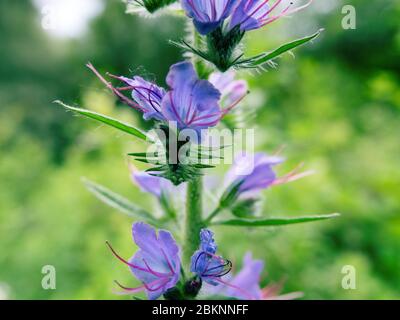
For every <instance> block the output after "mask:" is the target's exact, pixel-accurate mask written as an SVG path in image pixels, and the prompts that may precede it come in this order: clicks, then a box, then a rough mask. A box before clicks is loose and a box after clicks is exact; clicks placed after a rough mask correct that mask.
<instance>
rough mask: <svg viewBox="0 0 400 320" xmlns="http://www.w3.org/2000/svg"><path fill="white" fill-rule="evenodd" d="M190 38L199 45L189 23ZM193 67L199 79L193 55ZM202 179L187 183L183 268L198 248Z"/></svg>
mask: <svg viewBox="0 0 400 320" xmlns="http://www.w3.org/2000/svg"><path fill="white" fill-rule="evenodd" d="M189 28H190V30H191V37H192V43H193V45H196V46H198V45H200V43H199V42H200V41H201V40H200V39H199V37H200V36H199V34H198V33H197V31H196V29H195V28H194V26H193V24H192V23H190V25H189ZM192 61H193V65H194V66H195V69H196V71H197V73H198V74H199V77H200V78H201V77H202V74H201V73H202V72H201V70H202V62H201V61H200V60H199V59H198V57H196V56H195V55H194V56H193V57H192ZM202 212H203V179H202V177H201V176H198V177H196V178H195V179H193V180H192V181H190V182H188V183H187V189H186V214H185V220H184V230H183V263H184V266H185V267H187V268H189V267H190V259H191V257H192V255H193V253H194V252H195V251H196V250H197V249H198V248H199V244H200V230H201V228H203V226H204V224H203V217H202Z"/></svg>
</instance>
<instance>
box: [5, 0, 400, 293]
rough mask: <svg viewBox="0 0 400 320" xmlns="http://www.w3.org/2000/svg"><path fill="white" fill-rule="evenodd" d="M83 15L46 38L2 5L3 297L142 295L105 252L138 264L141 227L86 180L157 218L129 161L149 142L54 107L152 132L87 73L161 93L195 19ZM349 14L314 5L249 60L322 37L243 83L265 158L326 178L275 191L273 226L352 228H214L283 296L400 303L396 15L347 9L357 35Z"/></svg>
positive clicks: (224, 245)
mask: <svg viewBox="0 0 400 320" xmlns="http://www.w3.org/2000/svg"><path fill="white" fill-rule="evenodd" d="M64 2H65V1H64ZM75 2H76V1H71V2H70V3H75ZM83 3H86V5H87V7H85V8H86V9H85V10H86V11H87V12H89V13H94V12H95V11H96V12H95V13H96V15H95V16H93V17H91V19H86V20H87V23H88V24H87V29H86V31H85V30H84V28H83V29H82V28H81V29H79V28H78V27H79V26H80V24H79V23H78V22H79V21H80V22H82V21H86V20H85V19H84V18H85V17H83V15H81V14H80V13H79V12H80V9H79V5H78V8H77V9H76V8H75V10H70V11H68V14H69V15H70V17H69V20H68V19H67V22H65V21H64V20H65V19H61V20H62V21H61V20H60V21H61V22H62V23H61V26H64V27H65V25H66V26H67V28H66V29H65V30H64V29H60V30H56V31H54V30H53V31H51V30H50V32H48V30H47V31H46V30H44V27H46V21H45V20H43V19H44V18H46V14H47V11H46V10H47V9H46V8H45V7H43V1H40V0H38V1H35V3H33V2H30V1H5V0H2V1H0V102H1V104H0V251H1V254H0V298H10V299H99V298H102V299H120V298H121V297H119V296H115V295H113V294H112V288H114V284H113V282H112V281H113V280H114V279H118V280H120V281H121V282H123V283H125V284H127V285H133V284H135V280H134V279H133V277H132V276H131V275H130V273H129V271H128V270H127V269H126V268H125V267H124V266H123V265H122V264H120V263H119V262H118V261H116V259H114V258H113V257H112V256H111V254H110V252H109V251H108V250H107V249H106V247H105V245H104V242H105V240H110V241H111V242H112V243H113V245H114V247H115V248H117V249H118V251H119V252H120V253H121V254H122V255H123V256H126V257H128V256H130V255H131V254H132V253H133V251H134V250H135V248H134V246H133V244H132V240H131V234H130V230H131V222H132V221H131V219H130V218H129V217H125V216H123V215H120V214H118V213H117V212H116V211H115V210H113V209H111V208H109V207H106V206H105V205H103V204H102V203H100V202H99V201H98V200H97V199H95V198H94V197H93V196H92V195H91V194H89V193H88V192H87V191H86V189H85V188H84V187H83V186H82V183H81V181H80V178H81V177H82V176H85V177H88V178H90V179H92V180H94V181H96V182H99V183H101V184H104V185H106V186H108V187H110V188H112V189H113V190H116V191H118V192H120V193H121V194H124V195H125V196H127V197H129V198H130V199H132V200H133V201H135V202H137V203H139V204H141V205H143V206H146V207H149V206H151V205H152V202H151V200H152V199H151V196H149V195H144V194H143V193H141V192H140V191H139V190H138V188H137V187H136V186H134V185H133V184H132V183H131V182H130V179H129V174H128V169H127V164H126V156H125V154H126V152H127V151H133V150H140V148H141V145H140V144H139V143H138V142H137V140H134V139H130V138H129V137H128V136H126V135H123V134H119V133H118V132H116V131H114V130H112V129H108V128H105V127H102V126H99V125H98V124H95V123H93V122H91V121H87V120H84V119H82V118H79V117H73V115H72V114H71V113H67V112H65V111H64V110H63V109H62V108H60V107H59V106H57V105H54V104H52V101H54V100H55V99H61V100H63V101H65V102H67V103H69V104H78V105H80V106H82V107H85V108H89V109H92V110H96V111H100V112H103V113H107V114H109V115H112V116H115V117H118V118H119V119H123V120H125V121H131V122H133V123H140V124H142V125H145V123H143V121H142V120H141V119H140V116H139V115H138V114H137V113H136V112H134V111H132V110H131V109H130V108H128V107H126V106H122V105H120V104H118V103H116V101H115V99H114V97H113V96H112V95H111V94H110V93H109V92H107V90H105V89H104V87H103V86H102V85H101V84H100V83H99V81H98V80H97V79H96V78H95V77H94V76H93V75H92V74H91V73H90V72H89V71H88V70H87V69H86V68H85V63H86V62H87V61H91V62H93V63H94V64H95V65H96V66H97V67H98V68H99V69H100V70H101V71H102V72H105V71H110V72H112V73H115V74H125V75H133V74H141V75H146V76H148V77H150V78H153V79H156V80H157V81H158V82H159V83H160V84H164V78H165V75H166V73H167V71H168V68H169V66H170V65H171V64H172V63H174V62H177V61H179V60H180V59H181V57H180V52H179V50H177V49H176V48H174V47H172V46H170V45H168V43H167V40H168V39H173V40H177V39H179V38H180V37H181V36H182V35H183V28H184V22H183V19H180V18H175V17H171V16H165V17H162V18H159V19H156V20H154V19H148V18H141V17H137V16H132V15H128V14H125V13H124V11H125V6H124V4H123V3H121V2H120V1H118V0H107V1H101V0H93V1H92V0H90V1H89V0H87V1H86V0H85V1H82V2H81V8H82V10H83V7H84V5H83ZM88 3H91V5H90V4H89V5H88ZM343 4H344V3H342V2H341V1H339V0H336V1H335V0H329V1H328V0H323V1H315V3H314V5H313V6H312V7H311V8H310V9H308V10H306V11H304V12H302V13H299V14H297V15H296V16H295V17H293V18H292V19H281V20H280V21H279V22H276V23H274V24H272V25H270V26H268V27H266V28H264V29H263V30H259V31H254V32H251V33H250V34H248V35H247V37H246V44H247V49H246V52H247V53H248V54H250V53H258V52H259V51H260V50H270V49H272V48H275V47H276V46H278V45H279V44H281V43H282V42H285V41H289V40H291V39H294V38H296V37H301V36H304V35H307V34H310V33H312V32H314V31H315V30H317V29H318V28H325V32H324V33H323V35H322V36H321V37H320V38H318V39H317V40H316V41H315V42H314V43H313V44H311V45H308V46H307V47H303V48H301V49H298V50H296V52H295V54H296V57H295V59H294V58H293V57H292V56H290V55H286V56H285V57H284V58H282V59H280V60H279V61H278V62H279V66H278V68H277V69H269V70H268V72H266V73H263V74H261V75H256V74H249V73H243V74H241V76H243V77H246V78H247V80H248V81H249V83H250V88H251V91H252V94H251V95H250V96H249V98H248V100H247V103H248V104H251V103H254V105H260V106H261V107H260V108H259V110H258V114H257V121H256V125H257V138H258V140H257V148H258V150H263V151H267V152H271V151H272V150H275V149H276V148H277V147H279V146H280V145H283V144H285V145H286V149H285V155H286V156H287V158H288V159H289V160H288V161H287V163H286V164H285V165H284V166H282V167H280V168H279V172H280V173H284V172H286V171H287V170H289V169H290V168H292V167H293V166H295V165H296V164H297V163H299V162H302V161H304V162H305V164H306V168H307V169H315V170H316V171H317V174H315V175H313V176H311V177H308V178H306V179H303V180H301V181H299V182H295V183H292V184H288V185H284V186H279V187H275V188H273V189H270V190H268V191H266V192H265V196H266V201H265V203H264V208H263V212H264V214H265V215H274V216H279V215H304V214H318V213H330V212H341V213H342V217H341V218H340V219H336V220H332V221H325V222H319V223H314V224H306V225H297V226H290V227H287V228H277V229H273V230H271V229H258V230H251V231H250V230H249V231H246V232H240V239H239V238H238V231H244V230H237V229H229V228H222V227H220V228H215V229H214V231H215V232H216V237H217V240H218V242H219V247H220V250H221V252H222V253H223V254H224V255H225V256H226V257H229V258H230V259H231V260H233V262H234V263H236V264H237V265H240V264H241V259H242V256H243V255H244V253H245V252H246V251H248V250H250V251H252V252H253V253H254V256H255V257H257V258H262V259H265V262H266V270H265V272H264V274H263V284H268V283H271V282H276V281H280V280H282V279H285V290H284V291H286V292H289V291H299V290H300V291H303V292H304V294H305V299H384V298H386V299H399V298H400V215H399V211H400V200H399V196H400V183H399V181H400V170H399V163H400V149H399V137H400V24H399V20H400V3H399V2H398V1H394V0H393V1H390V0H371V1H367V2H366V1H364V0H351V1H346V4H352V5H354V6H355V8H356V10H357V29H356V30H344V29H343V28H342V26H341V19H342V17H343V15H342V13H341V8H342V6H343ZM87 12H86V13H87ZM93 15H94V14H93ZM89 16H90V14H89ZM71 17H72V18H71ZM86 18H88V17H87V16H86ZM74 19H76V20H74ZM79 19H81V20H79ZM89 20H90V21H89ZM71 21H72V22H71ZM68 23H69V24H68ZM68 26H69V29H68ZM76 29H77V30H76ZM71 30H72V31H71ZM155 210H156V209H155ZM48 264H49V265H54V266H55V268H56V271H57V289H56V290H43V289H42V287H41V280H42V277H43V274H42V273H41V270H42V267H43V266H44V265H48ZM344 265H353V266H354V267H355V268H356V271H357V289H356V290H344V289H343V288H342V287H341V280H342V277H343V274H341V269H342V267H343V266H344ZM127 299H129V297H127Z"/></svg>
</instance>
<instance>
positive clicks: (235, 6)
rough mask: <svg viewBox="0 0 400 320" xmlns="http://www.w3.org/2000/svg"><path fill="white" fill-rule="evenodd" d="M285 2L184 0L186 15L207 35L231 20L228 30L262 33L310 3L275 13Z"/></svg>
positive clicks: (200, 31) (291, 5)
mask: <svg viewBox="0 0 400 320" xmlns="http://www.w3.org/2000/svg"><path fill="white" fill-rule="evenodd" d="M271 2H273V3H272V4H271ZM282 2H283V0H275V1H269V0H219V1H215V0H181V3H182V7H183V9H184V10H185V12H186V14H187V15H188V16H189V17H190V18H192V19H193V23H194V25H195V26H196V28H197V30H198V32H199V33H200V34H203V35H206V34H208V33H210V32H212V31H214V30H215V29H217V28H218V27H220V26H221V25H222V24H223V23H224V21H225V20H226V19H228V18H230V21H229V23H228V29H229V30H232V29H234V28H239V29H240V30H241V31H250V30H254V29H259V28H261V27H263V26H265V25H267V24H270V23H271V22H273V21H275V20H277V19H279V18H280V17H283V16H288V15H290V14H292V13H295V12H297V11H299V10H302V9H304V8H306V7H307V6H308V5H310V3H311V2H312V0H311V1H309V2H307V3H306V4H304V5H302V6H298V7H294V8H293V6H294V3H293V2H290V3H289V4H288V5H287V6H286V7H284V8H283V9H281V10H280V11H279V12H278V13H275V12H276V11H277V9H278V7H279V5H280V4H281V3H282Z"/></svg>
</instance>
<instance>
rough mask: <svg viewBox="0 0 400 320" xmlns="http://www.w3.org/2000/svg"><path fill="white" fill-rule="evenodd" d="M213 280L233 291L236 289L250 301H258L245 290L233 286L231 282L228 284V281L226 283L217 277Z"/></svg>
mask: <svg viewBox="0 0 400 320" xmlns="http://www.w3.org/2000/svg"><path fill="white" fill-rule="evenodd" d="M213 279H214V280H215V281H217V282H220V283H222V284H223V285H225V286H227V287H230V288H232V289H235V290H237V291H239V292H240V293H241V294H243V296H245V297H246V298H247V299H249V300H256V298H255V297H253V296H252V295H251V294H250V293H249V292H247V291H246V290H244V289H242V288H240V287H238V286H235V285H233V284H231V283H229V282H226V281H224V280H222V279H221V278H218V277H215V278H213Z"/></svg>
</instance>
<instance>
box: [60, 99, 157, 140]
mask: <svg viewBox="0 0 400 320" xmlns="http://www.w3.org/2000/svg"><path fill="white" fill-rule="evenodd" d="M55 103H58V104H59V105H61V106H63V107H64V108H66V109H67V110H71V111H73V112H76V113H78V114H81V115H83V116H85V117H88V118H91V119H93V120H96V121H100V122H102V123H104V124H106V125H109V126H111V127H114V128H116V129H118V130H121V131H123V132H125V133H128V134H131V135H133V136H135V137H137V138H139V139H142V140H144V141H152V139H151V138H150V137H149V136H148V135H146V133H144V132H143V131H141V130H139V129H137V128H135V127H133V126H131V125H130V124H126V123H123V122H121V121H119V120H116V119H113V118H110V117H108V116H105V115H102V114H100V113H97V112H94V111H90V110H86V109H81V108H76V107H72V106H69V105H66V104H65V103H63V102H61V101H55Z"/></svg>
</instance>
